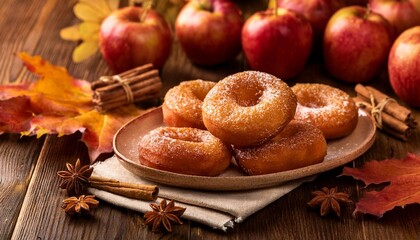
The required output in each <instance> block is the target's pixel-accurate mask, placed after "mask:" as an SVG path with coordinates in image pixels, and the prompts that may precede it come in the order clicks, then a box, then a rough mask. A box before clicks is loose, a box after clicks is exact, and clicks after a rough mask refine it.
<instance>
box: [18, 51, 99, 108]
mask: <svg viewBox="0 0 420 240" xmlns="http://www.w3.org/2000/svg"><path fill="white" fill-rule="evenodd" d="M19 57H20V58H21V59H22V61H23V62H24V63H25V64H26V66H27V68H28V69H29V70H30V71H32V72H34V73H36V74H38V75H40V76H41V79H40V80H38V81H36V82H35V83H33V85H32V86H31V89H30V92H28V93H27V94H26V95H28V96H30V97H31V98H39V100H36V101H34V102H40V103H41V106H44V105H45V107H47V104H42V101H41V100H42V99H48V101H50V103H49V104H50V106H54V104H55V103H57V105H59V106H69V105H70V106H72V107H71V108H73V109H74V110H75V111H85V109H90V108H91V107H92V103H91V102H92V90H91V89H90V83H89V82H88V81H83V80H77V79H74V78H73V77H72V76H71V75H70V74H69V73H68V72H67V69H65V68H64V67H59V66H54V65H52V64H51V63H49V62H47V61H45V60H43V59H42V58H41V57H40V56H34V57H32V56H29V55H28V54H26V53H19ZM45 107H43V108H45ZM61 108H62V107H61ZM61 108H60V111H62V109H61ZM65 108H66V107H65ZM44 110H45V109H44Z"/></svg>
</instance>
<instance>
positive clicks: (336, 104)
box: [292, 83, 358, 139]
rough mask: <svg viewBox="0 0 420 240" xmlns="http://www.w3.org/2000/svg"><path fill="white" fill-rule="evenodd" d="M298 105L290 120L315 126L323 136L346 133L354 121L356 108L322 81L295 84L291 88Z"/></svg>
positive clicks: (340, 93)
mask: <svg viewBox="0 0 420 240" xmlns="http://www.w3.org/2000/svg"><path fill="white" fill-rule="evenodd" d="M292 90H293V92H294V93H295V94H296V97H297V100H298V105H297V109H296V114H295V117H294V119H296V120H300V121H304V122H307V123H310V124H312V125H314V126H316V127H318V128H319V129H320V130H321V131H322V133H323V134H324V137H325V138H326V139H334V138H340V137H344V136H347V135H349V134H350V133H351V132H353V130H354V129H355V128H356V125H357V121H358V112H357V107H356V104H355V103H354V101H353V100H352V99H351V97H350V96H349V95H348V94H347V93H345V92H344V91H341V90H340V89H337V88H334V87H331V86H328V85H325V84H314V83H306V84H296V85H295V86H293V87H292Z"/></svg>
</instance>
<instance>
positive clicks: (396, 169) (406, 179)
mask: <svg viewBox="0 0 420 240" xmlns="http://www.w3.org/2000/svg"><path fill="white" fill-rule="evenodd" d="M342 175H344V176H352V177H353V178H355V179H359V180H362V181H363V182H364V183H365V184H366V185H369V184H372V183H374V184H379V183H385V182H389V183H390V185H388V186H386V187H384V188H383V189H382V190H381V191H378V192H377V191H371V192H367V193H366V195H365V196H364V197H363V198H361V199H360V201H359V202H358V203H357V204H356V209H355V211H354V214H357V213H359V212H360V213H369V214H372V215H375V216H378V217H382V215H383V214H384V213H385V212H387V211H389V210H391V209H393V208H395V207H404V206H405V205H407V204H413V203H420V184H419V183H420V156H418V155H415V154H408V155H407V156H406V157H405V158H404V159H401V160H399V159H387V160H383V161H376V160H373V161H370V162H367V163H365V164H364V165H363V166H362V168H360V169H356V168H348V167H345V168H344V170H343V173H342Z"/></svg>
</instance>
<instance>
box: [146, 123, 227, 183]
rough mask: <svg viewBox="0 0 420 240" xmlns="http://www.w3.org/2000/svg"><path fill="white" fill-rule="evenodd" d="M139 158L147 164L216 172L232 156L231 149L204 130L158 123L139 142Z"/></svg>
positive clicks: (177, 170) (172, 169) (185, 171)
mask: <svg viewBox="0 0 420 240" xmlns="http://www.w3.org/2000/svg"><path fill="white" fill-rule="evenodd" d="M139 156H140V158H139V161H140V163H141V164H143V165H146V166H148V167H152V168H156V169H160V170H165V171H170V172H175V173H181V174H190V175H201V176H216V175H219V174H221V173H222V172H223V171H224V170H225V169H226V168H227V167H228V166H229V164H230V161H231V159H232V154H231V149H230V147H228V146H226V145H225V144H224V143H223V142H222V141H220V139H218V138H216V137H214V136H213V135H211V134H210V133H209V132H208V131H206V130H201V129H197V128H178V127H159V128H156V129H154V130H152V131H150V132H149V133H148V134H146V135H145V136H144V137H143V138H142V139H141V141H140V143H139Z"/></svg>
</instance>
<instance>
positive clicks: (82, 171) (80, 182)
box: [57, 159, 93, 196]
mask: <svg viewBox="0 0 420 240" xmlns="http://www.w3.org/2000/svg"><path fill="white" fill-rule="evenodd" d="M66 167H67V170H64V171H58V172H57V174H58V176H59V177H60V178H62V181H61V184H60V188H62V189H66V190H67V194H68V195H69V196H73V195H80V194H82V193H83V191H84V190H85V189H86V187H87V186H88V185H89V180H88V179H89V177H90V175H92V172H93V168H92V167H90V166H89V165H85V166H81V163H80V159H77V161H76V164H75V165H74V166H73V165H72V164H70V163H66Z"/></svg>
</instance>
